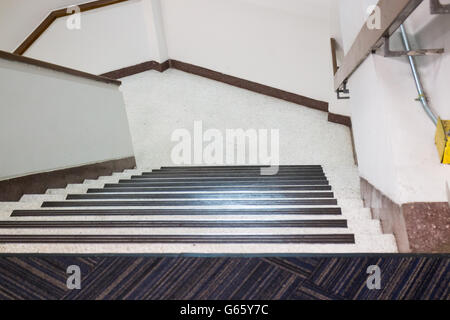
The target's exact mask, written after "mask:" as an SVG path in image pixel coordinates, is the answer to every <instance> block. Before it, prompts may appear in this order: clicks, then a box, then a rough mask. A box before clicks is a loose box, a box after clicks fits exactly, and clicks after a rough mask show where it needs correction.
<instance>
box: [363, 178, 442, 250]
mask: <svg viewBox="0 0 450 320" xmlns="http://www.w3.org/2000/svg"><path fill="white" fill-rule="evenodd" d="M361 196H362V199H363V201H364V205H365V207H368V208H371V210H372V215H373V218H374V219H379V220H381V225H382V228H383V232H384V233H392V234H394V236H395V239H396V241H397V247H398V249H399V252H404V253H406V252H415V253H450V222H449V221H450V206H449V204H448V203H447V202H427V203H425V202H421V203H406V204H403V205H398V204H397V203H395V202H394V201H392V200H391V199H389V198H388V197H387V196H385V195H384V194H383V193H382V192H381V191H380V190H378V189H377V188H375V187H374V186H373V185H372V184H370V183H369V182H368V181H367V180H365V179H363V178H361Z"/></svg>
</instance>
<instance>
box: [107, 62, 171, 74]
mask: <svg viewBox="0 0 450 320" xmlns="http://www.w3.org/2000/svg"><path fill="white" fill-rule="evenodd" d="M169 68H170V64H169V60H167V61H165V62H163V63H159V62H156V61H154V60H152V61H147V62H143V63H139V64H136V65H134V66H131V67H125V68H122V69H118V70H114V71H110V72H107V73H104V74H102V75H101V76H102V77H108V78H111V79H120V78H124V77H128V76H132V75H134V74H138V73H141V72H145V71H148V70H157V71H159V72H164V71H166V70H167V69H169Z"/></svg>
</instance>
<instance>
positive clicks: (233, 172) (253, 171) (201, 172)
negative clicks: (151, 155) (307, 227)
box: [134, 169, 324, 177]
mask: <svg viewBox="0 0 450 320" xmlns="http://www.w3.org/2000/svg"><path fill="white" fill-rule="evenodd" d="M134 175H141V176H163V177H170V176H181V177H184V176H221V175H225V176H265V175H262V174H261V170H258V169H250V170H243V169H234V170H214V171H206V170H175V171H168V170H153V171H151V172H142V173H136V174H134ZM286 175H324V171H323V170H322V169H313V170H309V169H293V170H291V169H289V170H282V169H280V170H278V172H276V174H274V175H268V176H286Z"/></svg>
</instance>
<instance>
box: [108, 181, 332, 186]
mask: <svg viewBox="0 0 450 320" xmlns="http://www.w3.org/2000/svg"><path fill="white" fill-rule="evenodd" d="M123 181H124V180H121V181H120V182H119V183H106V184H105V187H117V186H119V187H126V186H131V187H172V186H175V187H176V186H179V187H182V186H199V187H206V186H216V187H220V186H316V185H318V186H323V185H325V186H326V185H328V181H327V180H313V181H311V180H278V181H275V180H272V181H222V180H220V181H219V180H216V181H214V182H207V181H199V182H164V183H162V182H159V181H140V180H126V182H123Z"/></svg>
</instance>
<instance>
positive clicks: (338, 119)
mask: <svg viewBox="0 0 450 320" xmlns="http://www.w3.org/2000/svg"><path fill="white" fill-rule="evenodd" d="M328 121H329V122H333V123H338V124H342V125H344V126H347V127H349V128H351V127H352V119H351V118H350V117H349V116H344V115H341V114H336V113H332V112H329V113H328Z"/></svg>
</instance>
